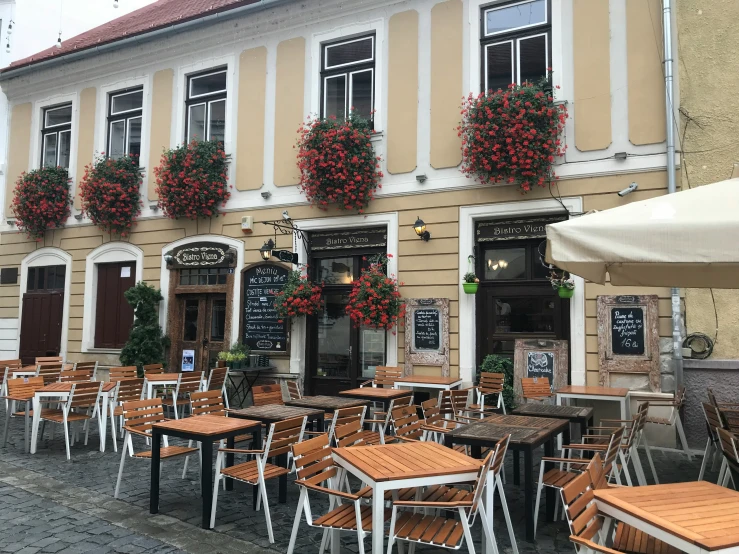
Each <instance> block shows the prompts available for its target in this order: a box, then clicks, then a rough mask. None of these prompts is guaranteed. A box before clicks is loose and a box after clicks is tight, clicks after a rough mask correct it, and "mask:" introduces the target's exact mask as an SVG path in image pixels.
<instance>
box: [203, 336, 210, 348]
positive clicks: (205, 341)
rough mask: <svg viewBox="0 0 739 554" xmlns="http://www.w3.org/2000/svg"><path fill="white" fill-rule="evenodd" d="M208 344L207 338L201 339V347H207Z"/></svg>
mask: <svg viewBox="0 0 739 554" xmlns="http://www.w3.org/2000/svg"><path fill="white" fill-rule="evenodd" d="M208 342H209V341H208V338H207V337H203V346H208Z"/></svg>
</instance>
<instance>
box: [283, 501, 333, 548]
mask: <svg viewBox="0 0 739 554" xmlns="http://www.w3.org/2000/svg"><path fill="white" fill-rule="evenodd" d="M307 495H308V490H307V489H306V488H305V487H301V488H300V498H299V499H298V509H297V510H295V520H294V521H293V530H292V533H290V543H289V544H288V545H287V554H293V549H294V548H295V540H296V539H297V538H298V529H299V528H300V520H301V515H302V513H303V503H304V502H305V498H306V496H307ZM324 536H325V534H324Z"/></svg>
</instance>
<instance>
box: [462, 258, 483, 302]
mask: <svg viewBox="0 0 739 554" xmlns="http://www.w3.org/2000/svg"><path fill="white" fill-rule="evenodd" d="M470 257H472V256H470ZM462 279H463V282H462V289H464V293H465V294H475V293H476V292H477V287H479V286H480V279H478V278H477V275H475V272H474V271H468V272H467V273H465V274H464V277H463V278H462Z"/></svg>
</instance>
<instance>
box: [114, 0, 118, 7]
mask: <svg viewBox="0 0 739 554" xmlns="http://www.w3.org/2000/svg"><path fill="white" fill-rule="evenodd" d="M113 7H114V8H117V7H118V0H113Z"/></svg>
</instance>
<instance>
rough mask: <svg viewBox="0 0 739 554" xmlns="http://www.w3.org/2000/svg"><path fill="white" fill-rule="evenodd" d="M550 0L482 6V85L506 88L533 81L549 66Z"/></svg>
mask: <svg viewBox="0 0 739 554" xmlns="http://www.w3.org/2000/svg"><path fill="white" fill-rule="evenodd" d="M550 14H551V4H550V0H526V1H524V2H508V3H505V4H502V3H498V4H494V5H492V6H487V7H484V8H482V21H481V26H482V29H481V35H480V36H481V37H482V39H481V41H480V42H481V47H482V56H481V59H482V68H481V73H482V75H481V77H482V85H483V88H484V89H485V90H498V89H506V88H507V87H508V85H510V84H511V83H517V84H521V83H523V82H525V81H528V82H530V83H536V82H537V81H539V80H540V79H541V78H542V77H546V76H547V68H548V67H551V53H550V52H551V47H550V44H551V34H552V23H551V15H550Z"/></svg>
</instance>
